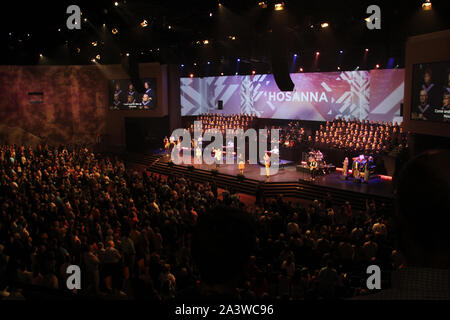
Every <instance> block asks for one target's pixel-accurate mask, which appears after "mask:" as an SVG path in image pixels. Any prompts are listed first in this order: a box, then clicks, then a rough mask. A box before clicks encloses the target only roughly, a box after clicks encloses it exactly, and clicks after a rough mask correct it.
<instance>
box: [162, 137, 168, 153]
mask: <svg viewBox="0 0 450 320" xmlns="http://www.w3.org/2000/svg"><path fill="white" fill-rule="evenodd" d="M163 143H164V150H165V152H166V155H168V154H169V147H170V143H169V139H167V136H165V137H164V140H163Z"/></svg>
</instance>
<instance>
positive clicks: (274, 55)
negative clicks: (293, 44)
mask: <svg viewBox="0 0 450 320" xmlns="http://www.w3.org/2000/svg"><path fill="white" fill-rule="evenodd" d="M279 18H281V17H279ZM286 28H287V27H286V26H285V22H284V21H281V20H280V21H277V22H276V24H275V25H274V27H273V29H272V39H271V41H270V42H271V62H272V73H273V77H274V78H275V82H276V83H277V86H278V88H279V89H280V91H292V90H294V87H295V85H294V83H293V82H292V79H291V76H290V74H289V58H288V48H287V46H286V43H287V42H288V41H287V39H286V38H287V36H286Z"/></svg>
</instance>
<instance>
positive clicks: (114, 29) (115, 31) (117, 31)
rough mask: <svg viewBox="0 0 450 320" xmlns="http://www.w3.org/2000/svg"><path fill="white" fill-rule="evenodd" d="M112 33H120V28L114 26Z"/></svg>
mask: <svg viewBox="0 0 450 320" xmlns="http://www.w3.org/2000/svg"><path fill="white" fill-rule="evenodd" d="M111 33H112V34H118V33H119V30H117V29H116V28H113V29H112V30H111Z"/></svg>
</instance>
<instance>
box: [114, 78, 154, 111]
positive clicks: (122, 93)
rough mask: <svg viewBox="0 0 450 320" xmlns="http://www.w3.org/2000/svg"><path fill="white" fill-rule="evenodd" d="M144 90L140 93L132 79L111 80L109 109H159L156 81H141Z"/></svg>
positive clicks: (146, 79) (148, 79)
mask: <svg viewBox="0 0 450 320" xmlns="http://www.w3.org/2000/svg"><path fill="white" fill-rule="evenodd" d="M141 81H142V83H143V88H144V90H143V91H142V92H138V91H137V89H136V88H135V87H134V85H133V84H132V82H131V80H130V79H122V80H110V82H109V97H110V99H109V108H110V109H111V110H153V109H155V108H156V107H157V105H158V104H157V101H156V99H157V94H156V92H157V91H156V79H155V78H145V79H142V80H141Z"/></svg>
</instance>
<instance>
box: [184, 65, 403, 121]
mask: <svg viewBox="0 0 450 320" xmlns="http://www.w3.org/2000/svg"><path fill="white" fill-rule="evenodd" d="M291 78H292V81H293V82H294V84H295V88H294V90H293V91H292V92H281V91H279V90H278V87H277V84H276V83H275V79H274V77H273V75H272V74H262V75H245V76H221V77H205V78H181V84H180V86H181V108H182V109H181V114H182V116H192V115H198V114H201V113H208V112H213V113H223V114H232V113H246V114H255V115H257V116H258V117H260V118H272V119H301V120H312V121H326V120H333V119H334V118H336V117H338V116H339V117H345V118H358V119H361V120H363V119H368V120H380V121H398V122H400V121H402V117H401V116H400V103H401V102H403V91H404V70H403V69H387V70H371V71H347V72H320V73H293V74H291ZM219 100H222V101H223V110H218V101H219Z"/></svg>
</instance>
